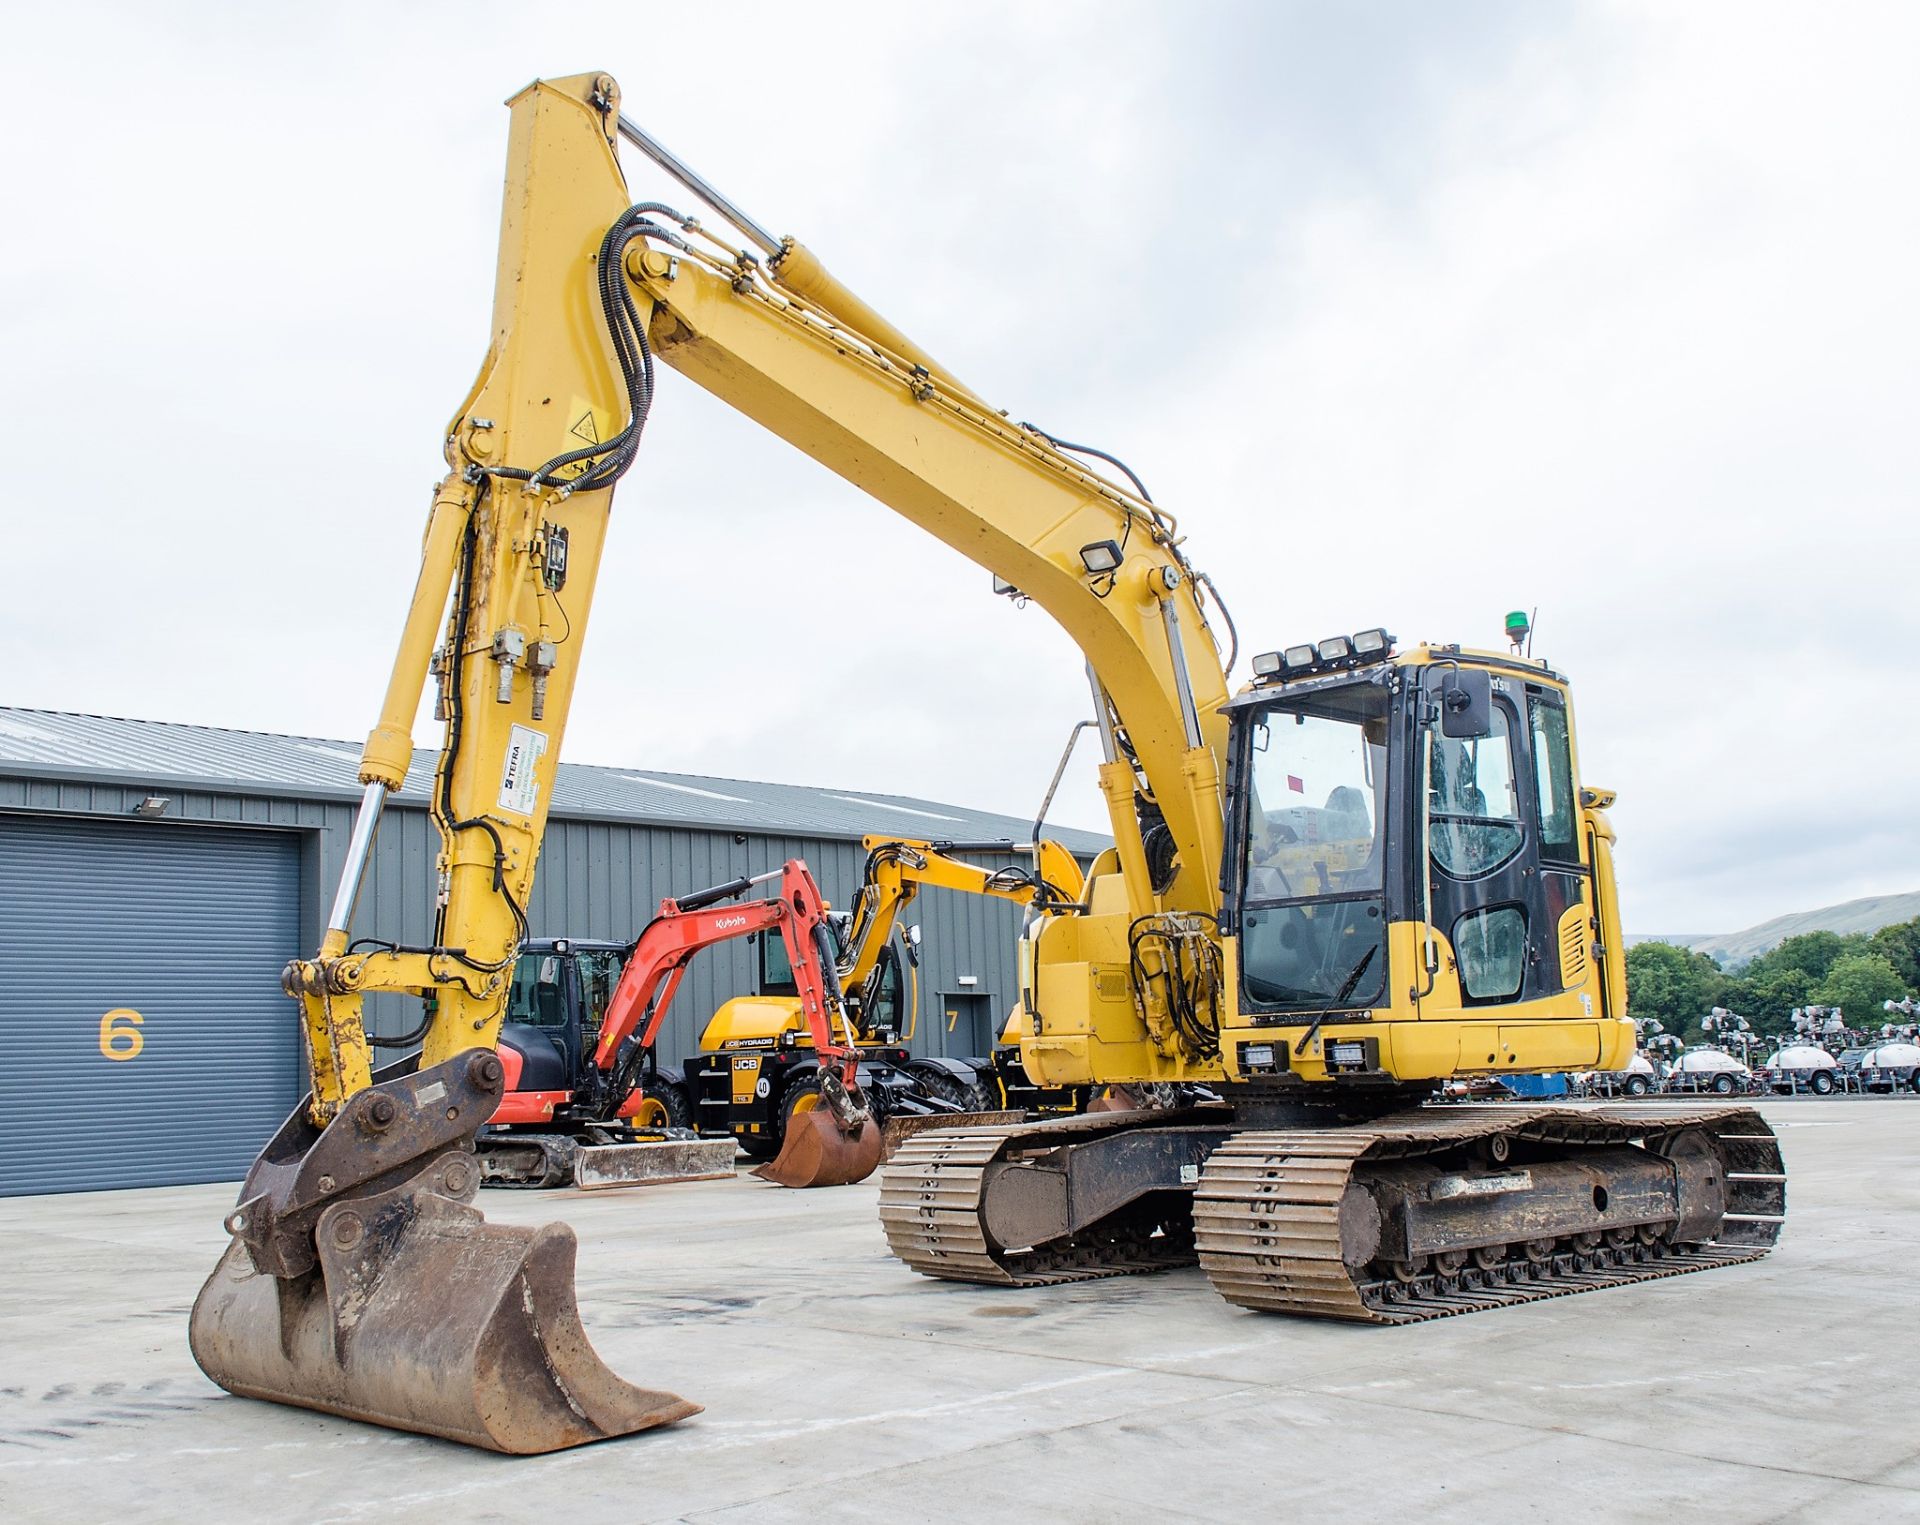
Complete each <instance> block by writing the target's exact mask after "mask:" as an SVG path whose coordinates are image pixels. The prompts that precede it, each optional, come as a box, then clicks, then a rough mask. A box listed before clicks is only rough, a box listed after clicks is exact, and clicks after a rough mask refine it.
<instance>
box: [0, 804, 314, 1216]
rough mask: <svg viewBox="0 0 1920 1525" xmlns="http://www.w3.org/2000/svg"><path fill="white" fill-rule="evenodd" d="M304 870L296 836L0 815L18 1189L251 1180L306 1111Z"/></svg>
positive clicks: (6, 1039) (4, 1037) (0, 926)
mask: <svg viewBox="0 0 1920 1525" xmlns="http://www.w3.org/2000/svg"><path fill="white" fill-rule="evenodd" d="M299 860H300V853H299V841H298V838H297V837H295V836H293V835H291V834H288V833H285V832H269V831H258V832H256V831H232V830H221V829H216V828H202V827H197V826H191V825H178V826H175V825H167V824H161V823H153V824H148V823H144V822H136V821H127V822H119V821H113V822H95V821H79V820H57V819H51V818H36V817H26V816H0V1196H18V1195H21V1194H22V1193H29V1192H46V1191H90V1190H96V1189H101V1188H115V1187H128V1186H171V1185H180V1184H185V1183H187V1182H193V1181H223V1180H237V1179H239V1177H241V1176H242V1175H244V1174H245V1173H246V1169H247V1166H248V1164H249V1163H250V1162H251V1161H252V1159H253V1156H254V1155H255V1154H256V1153H257V1152H258V1150H259V1148H260V1146H261V1145H262V1144H263V1143H265V1142H266V1140H267V1138H268V1137H269V1136H270V1135H271V1134H272V1133H273V1131H274V1129H275V1128H277V1127H278V1126H279V1124H280V1122H281V1120H282V1119H283V1118H284V1117H285V1116H286V1114H287V1113H288V1112H289V1111H291V1110H292V1107H293V1104H294V1103H295V1102H296V1101H297V1100H298V1099H299V1095H298V1087H299V1083H300V1065H299V1035H298V1032H297V1029H296V1027H295V1013H294V1009H293V1006H292V1003H291V1002H289V1001H288V1000H287V998H286V997H285V996H284V995H282V994H281V992H280V970H281V967H282V966H283V965H284V964H285V963H286V961H287V960H288V959H289V958H292V957H295V956H297V954H298V951H299V950H298V948H297V946H296V943H297V939H298V936H299V884H300V879H299ZM110 1013H122V1015H119V1016H114V1017H112V1018H111V1020H106V1019H108V1017H109V1014H110ZM127 1014H137V1018H138V1020H137V1021H135V1020H134V1016H133V1015H127ZM116 1055H118V1056H120V1057H115V1056H116Z"/></svg>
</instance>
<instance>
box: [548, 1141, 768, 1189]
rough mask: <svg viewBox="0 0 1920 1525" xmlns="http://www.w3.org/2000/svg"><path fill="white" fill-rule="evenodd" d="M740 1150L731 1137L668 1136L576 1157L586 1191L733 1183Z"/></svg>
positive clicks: (594, 1148)
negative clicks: (696, 1183) (623, 1187)
mask: <svg viewBox="0 0 1920 1525" xmlns="http://www.w3.org/2000/svg"><path fill="white" fill-rule="evenodd" d="M738 1153H739V1150H738V1148H737V1147H736V1146H735V1144H734V1142H733V1140H732V1139H730V1138H684V1139H683V1138H664V1139H658V1140H646V1141H643V1142H641V1143H636V1144H583V1145H581V1147H580V1149H579V1151H578V1152H577V1153H576V1154H575V1155H574V1157H573V1184H574V1185H575V1186H577V1187H579V1188H580V1189H581V1190H582V1191H603V1190H605V1189H606V1188H607V1187H610V1186H654V1185H662V1184H667V1183H671V1182H675V1181H727V1180H731V1179H733V1162H734V1158H735V1156H736V1155H738Z"/></svg>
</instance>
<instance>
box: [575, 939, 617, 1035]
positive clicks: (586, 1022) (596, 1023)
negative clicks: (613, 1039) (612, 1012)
mask: <svg viewBox="0 0 1920 1525" xmlns="http://www.w3.org/2000/svg"><path fill="white" fill-rule="evenodd" d="M622 964H623V960H622V959H621V957H620V955H619V954H618V953H615V952H612V951H610V950H599V951H595V952H591V953H581V954H579V955H577V956H576V958H575V960H574V967H575V968H576V969H577V970H578V971H579V974H580V1021H581V1024H582V1025H583V1026H584V1027H585V1028H586V1030H587V1032H588V1033H598V1032H599V1031H600V1024H601V1023H602V1022H603V1021H604V1020H605V1019H606V1015H607V1006H608V1003H609V1002H611V1001H612V1000H613V991H614V987H615V986H617V985H618V984H619V983H620V970H621V968H622Z"/></svg>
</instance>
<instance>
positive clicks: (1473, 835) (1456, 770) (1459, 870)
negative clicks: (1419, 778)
mask: <svg viewBox="0 0 1920 1525" xmlns="http://www.w3.org/2000/svg"><path fill="white" fill-rule="evenodd" d="M1427 806H1428V812H1429V814H1430V815H1431V817H1432V823H1433V833H1432V839H1433V860H1434V862H1435V863H1437V864H1438V865H1439V866H1440V868H1441V869H1443V870H1444V871H1445V872H1446V873H1448V874H1451V875H1452V876H1453V877H1454V878H1456V879H1472V878H1475V877H1477V876H1478V875H1480V874H1485V873H1490V872H1491V871H1492V870H1494V869H1496V868H1498V867H1499V866H1500V865H1501V864H1503V863H1505V862H1506V861H1507V859H1509V858H1511V857H1512V856H1513V855H1514V854H1515V853H1517V852H1518V851H1519V850H1520V842H1521V830H1520V802H1519V795H1518V792H1517V791H1516V790H1515V788H1514V775H1513V733H1512V730H1511V729H1510V727H1509V724H1508V721H1507V709H1506V706H1505V705H1504V704H1495V705H1494V707H1493V731H1492V734H1491V735H1487V736H1482V737H1479V738H1476V739H1473V740H1460V739H1457V738H1454V737H1447V736H1441V735H1438V734H1436V735H1434V737H1433V750H1432V752H1431V754H1430V762H1429V765H1428V772H1427Z"/></svg>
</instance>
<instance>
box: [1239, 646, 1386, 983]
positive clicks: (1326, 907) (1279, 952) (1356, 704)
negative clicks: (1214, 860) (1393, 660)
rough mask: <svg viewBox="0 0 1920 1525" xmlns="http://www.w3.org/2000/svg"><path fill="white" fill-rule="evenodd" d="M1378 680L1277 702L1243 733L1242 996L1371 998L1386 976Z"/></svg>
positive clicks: (1382, 731)
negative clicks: (1245, 753) (1244, 742)
mask: <svg viewBox="0 0 1920 1525" xmlns="http://www.w3.org/2000/svg"><path fill="white" fill-rule="evenodd" d="M1390 705H1391V699H1390V696H1389V694H1388V692H1387V690H1386V688H1385V687H1384V686H1382V685H1380V684H1377V683H1354V684H1347V685H1343V686H1340V687H1337V688H1333V689H1325V690H1321V691H1319V692H1317V693H1308V694H1302V695H1298V696H1295V697H1290V698H1288V699H1285V700H1282V701H1279V702H1277V703H1275V704H1274V705H1272V706H1271V707H1269V708H1267V709H1266V710H1264V711H1263V712H1261V713H1260V714H1259V715H1257V716H1256V717H1254V719H1253V721H1252V723H1251V725H1250V727H1249V731H1248V738H1247V744H1248V752H1247V767H1246V776H1247V781H1248V790H1247V804H1246V809H1247V815H1246V822H1245V833H1244V840H1245V844H1246V852H1245V858H1244V860H1243V862H1242V865H1241V871H1242V875H1243V878H1242V895H1241V901H1242V906H1243V915H1242V918H1241V944H1240V963H1241V978H1242V983H1243V986H1244V993H1245V996H1246V998H1247V1000H1248V1001H1249V1003H1250V1004H1252V1005H1254V1006H1259V1007H1266V1008H1272V1009H1300V1010H1318V1009H1321V1008H1326V1007H1346V1008H1351V1007H1360V1006H1371V1005H1373V1004H1375V1003H1376V1002H1377V1001H1378V1000H1379V998H1380V994H1381V992H1382V991H1383V990H1384V988H1385V985H1386V956H1385V947H1384V936H1385V927H1386V921H1385V915H1384V910H1385V908H1384V905H1383V902H1382V885H1383V873H1384V865H1385V859H1386V820H1387V779H1388V772H1387V732H1388V715H1389V709H1390Z"/></svg>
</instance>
